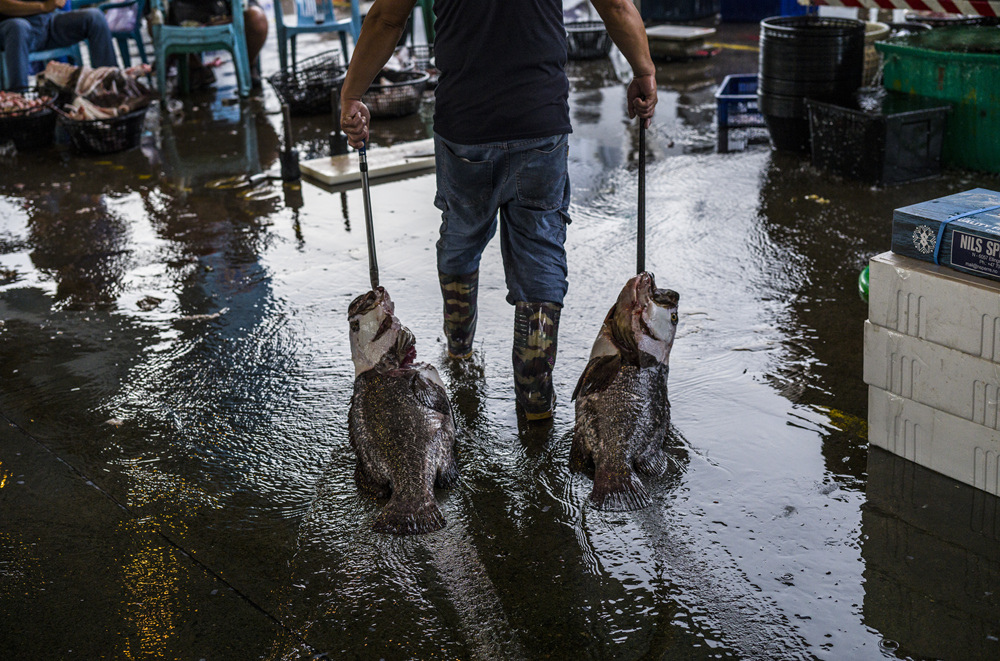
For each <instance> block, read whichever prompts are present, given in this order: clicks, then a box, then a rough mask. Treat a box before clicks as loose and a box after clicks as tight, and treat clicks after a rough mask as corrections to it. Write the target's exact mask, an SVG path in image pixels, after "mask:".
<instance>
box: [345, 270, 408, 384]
mask: <svg viewBox="0 0 1000 661" xmlns="http://www.w3.org/2000/svg"><path fill="white" fill-rule="evenodd" d="M395 310H396V306H395V305H394V304H393V302H392V299H391V298H389V293H388V292H387V291H386V290H385V288H383V287H378V288H377V289H373V290H371V291H369V292H367V293H365V294H362V295H361V296H358V297H357V298H356V299H354V301H353V302H352V303H351V305H350V307H349V308H348V310H347V319H348V322H349V323H350V327H351V331H350V337H351V360H353V361H354V375H355V376H357V375H359V374H361V373H362V372H367V371H368V370H370V369H373V368H375V367H379V368H380V369H386V370H389V369H397V368H400V367H406V366H408V365H410V364H411V363H412V362H413V360H414V359H415V358H416V357H417V349H416V339H415V338H414V337H413V333H411V332H410V330H409V329H408V328H407V327H406V326H403V325H402V324H401V323H399V319H397V318H396V315H395Z"/></svg>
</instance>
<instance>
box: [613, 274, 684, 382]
mask: <svg viewBox="0 0 1000 661" xmlns="http://www.w3.org/2000/svg"><path fill="white" fill-rule="evenodd" d="M679 300H680V294H678V293H677V292H675V291H674V290H672V289H659V288H658V287H657V286H656V281H655V280H654V278H653V274H652V273H649V272H645V271H644V272H642V273H640V274H639V275H637V276H635V277H633V278H630V279H629V281H628V282H626V283H625V286H624V287H622V291H621V293H620V294H619V295H618V300H617V301H616V302H615V305H614V307H612V308H611V311H610V312H608V316H607V318H606V319H605V321H604V326H605V328H604V329H602V330H606V331H608V333H609V334H610V336H611V338H612V339H613V341H614V344H616V345H617V346H619V347H622V348H624V349H625V350H626V353H633V352H634V354H635V355H636V356H637V358H638V360H639V363H640V364H645V363H648V361H649V358H647V356H648V357H651V358H652V359H653V360H654V361H655V362H658V363H663V364H664V365H666V364H667V363H668V362H669V360H670V349H671V348H672V347H673V345H674V335H675V333H676V332H677V303H678V301H679ZM643 354H645V355H643Z"/></svg>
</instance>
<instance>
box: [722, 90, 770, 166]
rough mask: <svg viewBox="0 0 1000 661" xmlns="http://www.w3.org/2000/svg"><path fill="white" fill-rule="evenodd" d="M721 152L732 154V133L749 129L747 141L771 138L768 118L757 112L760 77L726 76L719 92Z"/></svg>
mask: <svg viewBox="0 0 1000 661" xmlns="http://www.w3.org/2000/svg"><path fill="white" fill-rule="evenodd" d="M715 105H716V115H715V116H716V122H717V124H718V146H719V152H721V153H725V152H727V151H729V131H730V130H731V129H746V130H747V131H746V133H747V137H748V138H749V137H753V136H759V137H765V138H766V137H767V127H766V125H765V124H764V117H763V115H761V114H760V110H759V109H758V108H757V74H755V73H740V74H730V75H728V76H726V77H725V78H724V79H723V81H722V84H721V85H719V88H718V89H717V90H716V92H715Z"/></svg>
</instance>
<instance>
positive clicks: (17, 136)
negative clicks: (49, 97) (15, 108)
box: [0, 90, 56, 151]
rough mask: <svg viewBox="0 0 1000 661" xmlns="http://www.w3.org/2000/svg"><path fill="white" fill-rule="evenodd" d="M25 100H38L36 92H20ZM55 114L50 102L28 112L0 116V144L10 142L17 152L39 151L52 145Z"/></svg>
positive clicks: (38, 94) (38, 95)
mask: <svg viewBox="0 0 1000 661" xmlns="http://www.w3.org/2000/svg"><path fill="white" fill-rule="evenodd" d="M20 94H22V95H23V96H24V97H25V98H26V99H32V100H33V99H38V98H39V97H40V96H44V95H42V94H40V93H39V92H38V91H37V90H22V91H21V92H20ZM55 129H56V113H55V110H53V109H52V105H51V101H50V102H48V103H46V104H45V105H43V106H41V107H38V108H33V109H32V110H30V111H29V112H13V113H3V114H0V144H2V143H5V142H7V141H8V140H12V141H13V142H14V146H15V147H17V149H18V151H27V150H29V149H40V148H42V147H48V146H49V145H51V144H52V141H53V139H54V137H55Z"/></svg>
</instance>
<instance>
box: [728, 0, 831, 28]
mask: <svg viewBox="0 0 1000 661" xmlns="http://www.w3.org/2000/svg"><path fill="white" fill-rule="evenodd" d="M815 12H816V8H815V7H807V6H805V5H800V4H799V3H798V2H796V0H722V12H721V13H722V20H723V22H725V23H757V22H758V21H762V20H764V19H765V18H770V17H771V16H801V15H802V14H812V13H815Z"/></svg>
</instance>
